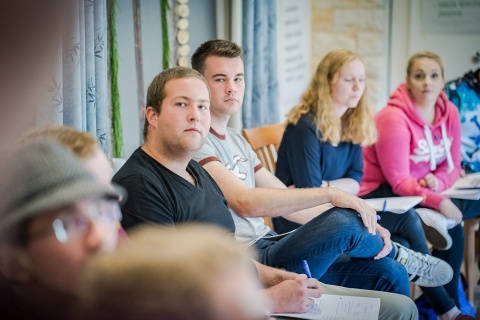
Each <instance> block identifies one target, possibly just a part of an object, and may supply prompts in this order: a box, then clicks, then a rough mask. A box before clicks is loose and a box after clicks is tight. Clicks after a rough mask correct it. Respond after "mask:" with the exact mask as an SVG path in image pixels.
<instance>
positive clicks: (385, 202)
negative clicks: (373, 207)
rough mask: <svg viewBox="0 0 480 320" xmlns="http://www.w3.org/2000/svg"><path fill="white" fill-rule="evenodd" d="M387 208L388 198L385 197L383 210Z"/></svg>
mask: <svg viewBox="0 0 480 320" xmlns="http://www.w3.org/2000/svg"><path fill="white" fill-rule="evenodd" d="M386 210H387V199H385V201H383V208H382V212H385V211H386Z"/></svg>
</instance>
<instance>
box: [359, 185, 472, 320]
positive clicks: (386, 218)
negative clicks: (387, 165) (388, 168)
mask: <svg viewBox="0 0 480 320" xmlns="http://www.w3.org/2000/svg"><path fill="white" fill-rule="evenodd" d="M395 196H397V195H395V194H394V193H393V191H392V189H391V188H390V186H388V185H382V186H381V187H380V188H378V189H377V190H375V191H373V192H372V193H370V194H368V195H365V196H364V197H363V198H382V197H395ZM378 215H380V217H381V220H380V221H379V224H380V225H381V226H382V227H384V228H386V229H388V231H390V233H391V234H392V239H395V241H397V242H400V243H402V244H403V245H405V246H406V247H410V248H411V249H412V250H414V251H417V252H421V253H426V254H430V250H429V249H428V246H427V240H426V238H425V233H424V231H423V227H422V223H421V221H420V217H419V216H418V214H417V212H416V211H415V210H414V209H410V210H409V211H407V212H405V213H403V214H395V213H391V212H378ZM449 234H450V236H451V237H452V247H451V248H450V249H449V250H445V251H442V250H433V252H432V255H433V256H435V257H437V258H440V259H442V260H444V261H446V262H448V263H449V264H450V266H451V267H452V269H453V278H452V280H451V281H450V282H449V283H447V284H446V285H444V286H439V287H433V288H426V287H421V289H422V292H423V293H424V294H425V297H426V298H427V299H428V300H429V302H430V304H431V305H432V306H433V309H434V311H435V313H436V314H437V315H441V314H444V313H446V312H447V311H449V310H450V309H452V308H453V307H454V306H455V305H457V306H459V303H458V291H457V285H458V278H459V274H460V266H461V264H462V257H463V242H464V241H463V230H462V227H461V226H460V225H458V226H456V227H454V228H452V229H450V230H449Z"/></svg>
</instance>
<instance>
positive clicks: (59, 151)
mask: <svg viewBox="0 0 480 320" xmlns="http://www.w3.org/2000/svg"><path fill="white" fill-rule="evenodd" d="M94 196H98V197H104V198H105V197H106V198H113V199H118V198H119V197H120V196H124V192H123V191H122V190H121V189H117V188H114V187H113V186H107V185H102V184H100V183H98V182H97V181H96V180H95V178H94V177H93V176H92V174H90V172H88V171H87V169H85V168H84V166H83V165H82V163H81V162H80V161H79V160H78V159H77V158H76V157H75V156H74V155H73V154H72V153H70V152H69V151H67V150H66V149H65V148H63V147H62V146H61V145H59V144H58V143H55V142H53V141H35V142H31V143H25V144H22V145H20V146H16V147H15V148H13V149H11V150H8V152H7V151H5V150H3V151H2V154H1V155H0V199H1V200H0V232H1V231H2V230H5V228H8V227H10V226H13V225H16V224H18V223H21V222H23V221H25V220H27V219H30V218H32V217H35V216H38V215H40V214H42V213H44V212H48V211H50V210H54V209H57V208H61V207H63V206H66V205H69V204H71V203H73V202H74V201H76V200H79V199H81V198H85V197H94Z"/></svg>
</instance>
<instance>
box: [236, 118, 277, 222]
mask: <svg viewBox="0 0 480 320" xmlns="http://www.w3.org/2000/svg"><path fill="white" fill-rule="evenodd" d="M285 127H286V123H276V124H272V125H268V126H263V127H257V128H249V129H243V131H242V133H243V137H244V138H245V139H246V140H247V141H248V143H249V144H250V145H251V146H252V149H253V150H254V151H255V153H256V154H257V157H258V159H260V161H261V162H262V164H263V165H264V166H265V168H266V169H267V170H269V171H270V172H271V173H272V174H275V168H276V165H277V151H278V147H279V146H280V142H281V141H282V137H283V132H284V131H285ZM263 221H264V222H265V225H267V226H269V227H270V229H271V230H273V222H272V218H270V217H263Z"/></svg>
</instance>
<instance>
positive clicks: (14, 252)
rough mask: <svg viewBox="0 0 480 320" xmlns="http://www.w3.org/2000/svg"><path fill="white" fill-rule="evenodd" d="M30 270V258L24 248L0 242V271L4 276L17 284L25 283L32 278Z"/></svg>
mask: <svg viewBox="0 0 480 320" xmlns="http://www.w3.org/2000/svg"><path fill="white" fill-rule="evenodd" d="M31 270H32V264H31V260H30V258H29V256H28V254H27V252H26V251H25V250H24V249H22V248H19V247H15V246H11V245H6V244H0V273H2V274H3V276H4V277H5V278H7V279H8V280H10V281H12V282H15V283H18V284H25V283H28V282H29V281H30V280H31V278H32V272H31Z"/></svg>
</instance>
